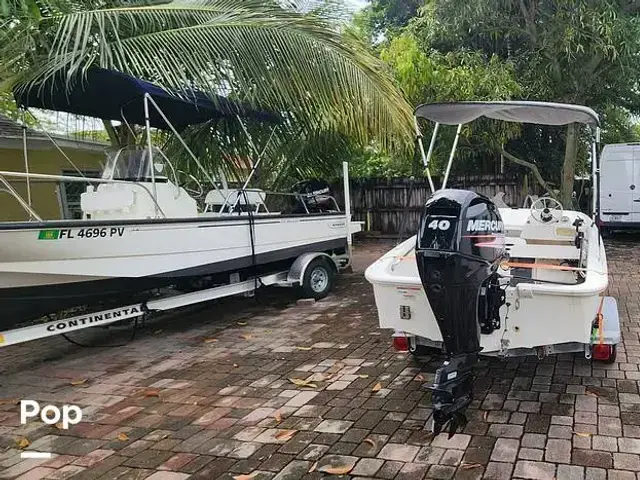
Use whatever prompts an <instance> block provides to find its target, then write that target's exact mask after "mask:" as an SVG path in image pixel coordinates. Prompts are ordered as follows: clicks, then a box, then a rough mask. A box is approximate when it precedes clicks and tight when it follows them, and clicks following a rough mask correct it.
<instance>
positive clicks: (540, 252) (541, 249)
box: [507, 239, 580, 260]
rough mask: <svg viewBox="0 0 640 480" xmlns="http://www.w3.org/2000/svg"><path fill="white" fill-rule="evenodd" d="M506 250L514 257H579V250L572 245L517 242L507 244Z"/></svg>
mask: <svg viewBox="0 0 640 480" xmlns="http://www.w3.org/2000/svg"><path fill="white" fill-rule="evenodd" d="M509 240H511V239H509ZM509 240H507V242H509ZM507 250H508V251H509V255H511V257H514V258H548V259H554V260H579V259H580V250H579V249H577V248H576V247H575V246H574V245H536V244H530V243H526V242H525V243H520V242H517V243H514V244H513V245H511V246H507Z"/></svg>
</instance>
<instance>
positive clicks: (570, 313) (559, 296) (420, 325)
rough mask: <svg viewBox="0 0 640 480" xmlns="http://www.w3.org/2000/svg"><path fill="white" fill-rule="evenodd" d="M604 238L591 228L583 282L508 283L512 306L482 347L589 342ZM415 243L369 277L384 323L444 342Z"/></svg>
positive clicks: (604, 281) (381, 262) (603, 267)
mask: <svg viewBox="0 0 640 480" xmlns="http://www.w3.org/2000/svg"><path fill="white" fill-rule="evenodd" d="M501 213H502V212H501ZM516 215H517V212H516ZM523 215H524V211H523ZM506 216H508V215H506ZM505 228H506V229H507V230H509V229H512V230H513V231H517V230H518V226H517V225H508V224H507V222H505ZM599 240H600V239H599V234H598V231H597V229H596V228H595V227H592V228H589V229H588V234H587V241H588V254H587V255H588V256H587V269H588V270H589V271H588V272H587V278H586V280H585V282H584V283H581V284H577V285H571V286H564V285H553V284H532V283H527V284H523V283H521V284H519V285H516V286H509V287H507V292H506V293H507V302H508V303H510V304H511V306H510V307H509V308H508V312H507V306H506V305H504V306H502V308H501V309H500V316H501V319H502V322H501V323H502V325H501V328H500V329H498V330H495V331H494V332H493V333H491V334H489V335H485V334H483V335H481V338H480V345H481V346H482V347H483V351H484V352H496V351H499V350H500V349H501V345H502V340H503V339H504V340H505V341H506V342H508V344H507V345H508V346H507V348H509V349H514V348H533V347H537V346H543V345H550V344H559V343H568V342H580V343H589V341H590V337H591V322H592V321H593V320H594V318H595V317H596V313H597V311H598V306H599V302H600V295H602V294H603V293H604V291H605V290H606V288H607V285H608V276H607V262H606V256H605V251H604V245H603V244H602V242H601V241H599ZM507 242H508V239H507ZM415 243H416V238H415V237H412V238H410V239H409V240H407V241H405V242H403V243H401V244H400V245H398V246H397V247H395V248H394V249H392V250H390V251H389V252H387V253H386V254H385V255H383V256H382V257H381V258H380V259H378V260H377V261H376V262H374V263H373V264H372V265H370V266H369V268H368V269H367V270H366V272H365V277H366V279H367V280H368V281H369V282H370V283H371V284H372V286H373V290H374V296H375V301H376V307H377V309H378V318H379V323H380V327H381V328H391V329H394V330H396V331H400V332H405V333H407V334H411V335H415V336H418V337H423V338H426V339H429V340H432V341H436V342H441V341H442V335H441V333H440V329H439V328H438V324H437V322H436V319H435V317H434V315H433V311H432V310H431V306H430V305H429V302H428V299H427V296H426V294H425V292H424V289H423V288H422V282H421V281H420V276H419V273H418V268H417V264H416V261H415V250H414V249H415ZM401 306H409V308H410V311H411V318H410V319H402V318H401V317H400V307H401ZM507 313H508V317H507V319H506V321H505V317H506V316H507ZM505 327H506V331H505Z"/></svg>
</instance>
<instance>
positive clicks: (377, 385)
mask: <svg viewBox="0 0 640 480" xmlns="http://www.w3.org/2000/svg"><path fill="white" fill-rule="evenodd" d="M381 389H382V384H381V383H376V384H375V385H374V386H373V388H372V389H371V391H372V392H378V391H380V390H381Z"/></svg>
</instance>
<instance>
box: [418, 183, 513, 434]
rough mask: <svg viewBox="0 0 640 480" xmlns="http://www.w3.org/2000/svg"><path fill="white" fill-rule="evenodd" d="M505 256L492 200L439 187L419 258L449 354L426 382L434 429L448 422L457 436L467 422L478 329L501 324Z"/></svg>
mask: <svg viewBox="0 0 640 480" xmlns="http://www.w3.org/2000/svg"><path fill="white" fill-rule="evenodd" d="M506 257H507V254H506V249H505V242H504V226H503V223H502V220H501V218H500V214H499V213H498V209H497V208H496V206H495V205H494V204H493V203H492V202H491V201H490V200H489V199H488V198H486V197H483V196H481V195H478V194H476V193H473V192H470V191H466V190H440V191H438V192H436V193H435V194H434V195H433V196H432V197H431V198H430V199H429V200H428V201H427V203H426V206H425V209H424V212H423V215H422V219H421V225H420V232H419V235H418V240H417V246H416V260H417V263H418V271H419V272H420V279H421V281H422V285H423V286H424V290H425V293H426V295H427V298H428V299H429V303H430V305H431V308H432V310H433V313H434V315H435V318H436V321H437V323H438V327H439V329H440V331H441V333H442V338H443V341H444V346H445V349H446V353H447V355H448V358H447V360H446V361H445V362H444V363H443V364H442V366H440V367H439V368H438V370H437V371H436V376H435V382H434V384H433V385H431V386H429V389H430V390H432V391H433V396H432V402H433V407H434V408H433V420H434V426H433V429H434V433H435V434H438V433H440V431H441V430H442V428H443V427H444V426H445V425H447V423H448V424H449V436H453V435H454V434H455V433H456V431H457V429H458V427H464V425H465V424H466V421H467V420H466V416H465V411H466V408H467V407H468V405H469V404H470V403H471V400H472V383H473V373H472V366H473V364H474V363H476V361H477V355H478V352H479V351H480V350H481V347H480V332H481V331H482V332H483V333H484V332H487V331H488V332H491V331H493V330H494V329H496V328H500V316H499V314H498V311H499V308H500V306H501V305H503V304H504V298H505V297H504V294H503V291H502V290H501V288H500V284H499V282H498V274H497V273H496V271H497V269H498V266H499V264H500V262H502V261H503V260H505V259H506Z"/></svg>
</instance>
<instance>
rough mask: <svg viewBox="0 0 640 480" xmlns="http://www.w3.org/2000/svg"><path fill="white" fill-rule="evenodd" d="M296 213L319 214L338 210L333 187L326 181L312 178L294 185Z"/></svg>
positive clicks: (292, 190)
mask: <svg viewBox="0 0 640 480" xmlns="http://www.w3.org/2000/svg"><path fill="white" fill-rule="evenodd" d="M291 192H292V193H296V194H298V195H297V196H296V197H294V198H295V213H318V212H328V211H332V210H335V209H336V205H335V200H334V199H333V196H332V192H331V186H330V185H329V183H327V182H326V181H325V180H321V179H319V178H311V179H308V180H303V181H301V182H298V183H296V184H294V185H293V186H292V187H291Z"/></svg>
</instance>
